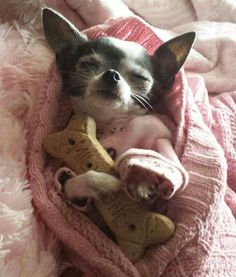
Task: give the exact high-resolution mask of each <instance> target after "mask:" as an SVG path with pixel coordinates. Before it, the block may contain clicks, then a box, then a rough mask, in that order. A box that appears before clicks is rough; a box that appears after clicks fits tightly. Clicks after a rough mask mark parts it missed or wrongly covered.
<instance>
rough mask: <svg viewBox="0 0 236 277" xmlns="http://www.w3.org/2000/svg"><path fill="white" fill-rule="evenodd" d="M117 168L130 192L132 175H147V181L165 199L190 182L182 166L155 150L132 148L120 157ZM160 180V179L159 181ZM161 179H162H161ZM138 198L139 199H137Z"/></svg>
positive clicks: (127, 190) (126, 188)
mask: <svg viewBox="0 0 236 277" xmlns="http://www.w3.org/2000/svg"><path fill="white" fill-rule="evenodd" d="M116 170H117V172H118V173H119V174H120V178H121V180H122V181H123V182H124V190H125V192H126V193H127V194H128V196H130V197H131V198H134V197H133V196H132V195H131V194H130V190H131V188H130V187H129V186H131V185H132V182H130V180H132V177H133V178H135V177H136V175H137V174H140V173H141V175H142V176H145V178H144V181H145V183H148V184H151V185H154V186H155V187H156V191H158V192H160V193H161V194H162V196H163V198H165V199H169V198H171V197H172V196H173V195H174V194H175V193H176V191H178V190H183V189H184V188H185V187H186V185H187V183H188V173H187V172H186V170H185V169H184V168H183V167H182V166H181V165H177V164H175V163H173V162H172V161H170V160H168V159H167V158H165V157H163V156H162V155H160V154H159V153H157V152H155V151H153V150H143V149H135V148H133V149H130V150H128V151H127V152H125V153H124V154H123V155H121V156H120V157H119V159H118V160H117V162H116ZM158 180H159V181H158ZM160 180H161V181H160ZM136 200H137V199H136Z"/></svg>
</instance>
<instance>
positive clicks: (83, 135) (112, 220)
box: [43, 114, 175, 262]
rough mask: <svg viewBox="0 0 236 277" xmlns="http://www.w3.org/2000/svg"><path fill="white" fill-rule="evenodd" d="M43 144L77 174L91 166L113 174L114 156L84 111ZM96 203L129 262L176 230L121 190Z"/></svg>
mask: <svg viewBox="0 0 236 277" xmlns="http://www.w3.org/2000/svg"><path fill="white" fill-rule="evenodd" d="M43 145H44V148H45V150H46V151H47V152H48V153H49V154H50V155H51V156H53V157H55V158H60V159H62V160H63V161H64V162H65V163H66V165H67V166H68V167H70V168H71V169H72V170H73V171H74V172H75V173H76V174H78V175H79V174H82V173H85V172H86V171H88V170H91V169H92V170H96V171H100V172H105V173H108V174H114V175H115V171H114V162H113V160H112V159H111V158H110V156H109V155H108V153H107V152H106V150H105V149H104V148H103V147H102V145H101V144H100V143H99V141H98V140H97V139H96V124H95V121H94V120H93V119H92V118H91V117H89V116H87V115H85V114H77V115H76V116H74V117H73V118H72V119H71V121H70V123H69V125H68V126H67V128H65V129H64V130H63V131H61V132H58V133H54V134H52V135H49V136H48V137H46V138H45V140H44V142H43ZM95 206H96V208H97V210H98V211H99V213H100V214H101V215H102V217H103V219H104V221H105V222H106V224H107V225H108V227H109V228H110V229H111V231H112V232H113V234H114V236H115V238H116V242H117V244H118V245H119V247H120V248H121V249H122V250H123V252H124V253H125V254H126V256H127V257H128V258H129V259H130V260H131V261H132V262H136V261H137V260H138V259H140V258H141V257H142V255H143V254H144V251H145V249H146V247H147V246H148V245H151V244H154V243H162V242H164V241H166V240H168V239H170V238H171V237H172V235H173V233H174V231H175V225H174V223H173V222H172V221H171V220H170V219H169V218H168V217H166V216H163V215H161V214H158V213H154V212H151V211H148V210H147V209H145V208H144V207H142V206H141V205H140V203H137V202H134V201H132V200H130V199H129V198H128V197H127V196H126V195H125V194H124V193H123V192H118V193H117V194H115V195H113V196H110V195H109V196H104V197H103V198H102V199H100V200H96V201H95Z"/></svg>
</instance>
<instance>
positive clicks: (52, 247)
mask: <svg viewBox="0 0 236 277" xmlns="http://www.w3.org/2000/svg"><path fill="white" fill-rule="evenodd" d="M47 2H49V4H52V3H53V5H56V6H58V9H59V10H62V11H63V12H65V14H66V15H68V17H69V18H70V19H71V20H72V21H73V19H74V21H73V22H74V23H75V24H76V25H77V26H80V27H81V28H83V29H86V28H89V27H90V26H92V25H96V24H98V23H102V22H104V20H106V19H107V18H110V17H112V16H114V17H117V16H121V15H122V16H130V15H132V13H131V11H129V10H128V9H127V7H126V6H125V5H124V3H122V2H121V1H119V0H114V1H109V0H93V1H87V0H47ZM111 2H112V4H111ZM125 2H126V3H127V4H129V6H130V7H131V8H132V9H133V10H135V11H136V12H137V13H138V14H142V15H143V16H144V17H145V18H147V19H148V20H149V22H151V23H152V24H153V25H154V26H156V27H162V28H167V29H168V30H169V31H166V30H161V29H154V28H153V27H151V26H150V25H147V24H146V23H145V22H143V21H141V20H140V19H138V18H131V17H130V18H127V19H123V20H122V19H117V20H111V21H109V22H107V23H106V24H104V25H99V26H97V27H94V28H90V29H89V30H87V33H88V34H89V36H91V37H95V36H99V35H113V36H115V37H118V38H122V39H128V40H135V41H137V42H139V43H140V44H142V45H144V46H145V47H146V48H147V49H148V51H149V52H150V53H151V52H152V51H153V50H154V48H156V47H157V45H159V44H160V43H161V40H160V39H159V37H161V38H163V39H166V38H167V37H169V34H171V36H173V35H174V34H176V33H181V32H184V31H189V30H195V31H197V32H198V38H197V41H196V43H195V45H194V49H195V50H193V51H192V53H191V55H190V57H189V59H188V61H187V63H186V64H185V69H186V72H187V73H184V72H181V74H180V75H179V76H178V78H177V80H176V83H175V87H174V89H173V90H172V92H171V93H170V95H169V97H168V98H167V99H166V103H167V106H168V109H169V111H170V114H171V120H172V121H173V122H174V123H175V127H176V133H177V135H176V141H175V149H176V152H177V154H178V155H179V157H180V159H181V162H182V163H183V165H184V167H185V168H186V169H187V171H188V172H189V175H190V182H189V185H188V186H187V188H186V190H185V191H184V192H182V193H181V194H179V195H176V196H174V197H173V198H172V199H171V200H170V201H169V205H170V209H169V216H170V217H171V218H172V219H173V220H174V221H175V222H176V224H177V231H176V234H175V236H174V237H173V239H172V240H170V241H169V242H167V243H165V244H163V245H161V246H157V245H154V246H152V247H150V248H149V249H148V251H147V252H146V255H145V256H144V257H143V259H142V260H140V261H139V262H138V263H137V264H135V265H133V264H131V263H130V262H129V261H128V260H127V259H126V257H125V256H124V255H123V253H122V252H121V251H120V250H119V248H118V247H117V246H116V245H115V244H114V243H113V242H111V241H110V240H109V239H107V238H106V237H105V236H104V235H103V234H102V233H101V232H100V230H98V229H97V228H96V227H95V226H94V225H92V224H91V223H90V221H89V220H88V219H87V218H86V217H85V216H84V215H83V214H80V213H78V211H77V210H76V209H75V208H74V207H73V206H70V205H68V204H66V203H65V202H63V201H62V200H61V198H60V197H59V196H58V195H57V193H56V191H55V186H54V183H53V182H52V178H53V174H54V172H55V170H56V169H57V168H58V167H59V166H60V163H54V162H52V160H47V159H46V156H45V153H44V152H43V150H42V145H41V143H42V138H43V137H44V136H45V135H46V133H48V132H51V131H53V130H57V129H59V128H62V127H64V126H65V124H66V123H67V120H68V118H69V116H70V106H69V103H68V100H67V99H65V97H64V96H63V95H61V83H60V79H59V75H58V73H57V71H56V68H55V64H54V62H53V56H52V54H51V52H50V51H49V50H48V47H47V46H46V44H45V42H44V41H43V39H42V35H39V33H38V32H36V29H37V30H40V26H41V19H40V13H39V1H38V0H31V1H28V0H11V1H0V19H1V21H4V20H8V21H9V20H10V18H11V19H17V20H18V21H17V22H12V23H11V25H10V24H2V23H1V25H0V37H1V40H0V60H1V64H0V130H1V139H0V220H1V224H0V276H7V277H15V276H18V277H26V276H34V277H53V276H55V277H56V276H60V275H61V273H62V272H63V271H64V269H66V268H70V267H74V268H78V269H80V270H81V271H83V272H85V274H84V276H91V277H92V276H93V277H94V276H96V277H97V276H98V277H99V276H124V277H125V276H155V277H156V276H167V277H169V276H200V277H205V276H209V277H212V276H222V277H223V276H224V277H228V276H232V277H235V272H236V268H235V267H236V255H235V249H236V247H235V246H236V245H235V244H236V237H235V234H236V224H235V216H236V193H235V192H236V91H235V90H236V82H235V80H236V79H235V72H236V71H235V70H236V67H235V64H236V63H235V62H234V59H235V57H236V55H235V49H236V42H235V35H236V32H235V30H236V29H235V24H233V22H236V17H235V14H236V13H235V10H236V4H235V2H234V1H231V0H214V1H208V2H207V1H202V0H191V1H187V2H188V3H187V2H186V1H184V0H176V1H174V0H173V1H171V2H170V1H169V2H168V5H167V4H166V2H165V1H164V2H163V1H161V0H160V1H158V0H157V1H145V0H142V1H141V0H140V1H131V0H125ZM147 3H148V5H147ZM190 3H191V5H190ZM70 6H71V7H70ZM94 10H96V13H94ZM154 11H155V12H154ZM35 13H37V15H38V16H36V14H35ZM163 15H164V16H163ZM204 20H211V22H209V21H208V22H203V21H204ZM213 21H214V22H213ZM221 21H222V22H221ZM225 21H230V22H225ZM20 22H21V23H23V25H24V26H25V27H22V26H20V25H19V24H20ZM26 26H27V28H26ZM154 32H155V33H154ZM226 34H227V35H226ZM189 72H192V74H190V73H189ZM193 72H195V73H193ZM196 73H197V74H196ZM209 93H211V94H212V93H217V94H215V95H213V96H209ZM32 198H33V201H32V203H31V200H32ZM64 276H65V275H64ZM67 276H70V277H72V273H71V272H69V273H68V275H67ZM73 276H74V275H73ZM75 276H78V272H77V274H76V275H75Z"/></svg>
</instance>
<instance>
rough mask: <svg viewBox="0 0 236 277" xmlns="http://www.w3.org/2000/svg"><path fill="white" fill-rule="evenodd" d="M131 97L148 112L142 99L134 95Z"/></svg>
mask: <svg viewBox="0 0 236 277" xmlns="http://www.w3.org/2000/svg"><path fill="white" fill-rule="evenodd" d="M131 97H132V98H133V99H134V100H135V101H137V102H138V103H139V104H140V105H141V106H142V107H143V108H145V109H146V110H147V106H146V105H145V103H143V101H142V100H141V99H139V98H138V97H137V96H136V95H134V94H132V95H131Z"/></svg>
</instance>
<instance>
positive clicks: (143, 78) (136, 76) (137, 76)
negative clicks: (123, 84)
mask: <svg viewBox="0 0 236 277" xmlns="http://www.w3.org/2000/svg"><path fill="white" fill-rule="evenodd" d="M131 77H132V79H134V80H137V81H142V82H150V79H149V78H148V77H146V76H144V75H141V74H136V73H134V74H132V75H131Z"/></svg>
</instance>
